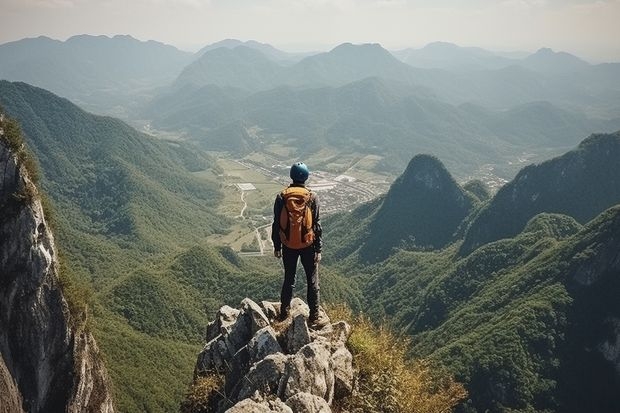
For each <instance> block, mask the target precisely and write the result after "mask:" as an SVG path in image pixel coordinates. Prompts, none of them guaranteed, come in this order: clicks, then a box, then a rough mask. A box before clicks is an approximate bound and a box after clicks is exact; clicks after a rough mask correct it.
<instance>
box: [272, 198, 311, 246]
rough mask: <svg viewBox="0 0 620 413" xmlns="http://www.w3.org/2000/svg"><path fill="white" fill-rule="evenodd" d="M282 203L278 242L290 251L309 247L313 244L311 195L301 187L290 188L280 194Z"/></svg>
mask: <svg viewBox="0 0 620 413" xmlns="http://www.w3.org/2000/svg"><path fill="white" fill-rule="evenodd" d="M280 195H281V196H282V199H283V201H284V205H283V207H282V212H280V240H281V241H282V244H284V245H286V246H287V247H288V248H292V249H302V248H306V247H309V246H310V245H312V243H313V242H314V231H313V230H312V210H311V209H310V201H311V199H312V193H311V192H310V191H309V190H308V189H306V188H304V187H301V186H290V187H288V188H286V189H285V190H284V191H282V193H281V194H280Z"/></svg>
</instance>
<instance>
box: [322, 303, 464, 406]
mask: <svg viewBox="0 0 620 413" xmlns="http://www.w3.org/2000/svg"><path fill="white" fill-rule="evenodd" d="M329 314H330V318H331V319H332V320H339V319H343V320H345V321H347V322H349V323H350V324H351V326H352V333H351V337H350V338H349V341H348V342H347V346H348V347H349V350H350V351H351V353H352V354H353V363H354V366H355V368H356V370H357V371H356V373H357V374H356V383H355V391H354V394H353V395H351V396H350V397H348V398H346V399H344V400H341V401H338V402H337V405H336V406H334V411H335V412H338V411H347V412H349V413H358V412H359V413H361V412H384V413H405V412H407V413H408V412H416V413H427V412H428V413H443V412H449V411H451V410H452V409H453V408H454V407H455V406H456V405H457V404H458V403H459V402H460V401H461V400H463V399H464V398H465V397H466V396H467V392H466V391H465V388H464V387H463V385H462V384H460V383H457V382H455V381H454V379H453V378H452V377H450V376H449V375H448V374H446V373H445V372H444V371H442V370H440V369H438V368H436V367H434V366H432V365H431V364H430V363H429V362H427V361H424V360H418V361H414V362H411V361H409V360H408V359H407V350H408V348H409V344H410V343H409V341H408V340H407V339H406V338H403V337H399V336H397V335H396V334H394V333H393V332H392V331H391V330H390V329H388V328H387V327H385V326H383V325H380V326H377V325H375V324H374V323H372V321H371V320H370V319H368V318H366V317H363V316H355V317H354V316H353V315H352V313H351V311H350V310H349V309H348V308H346V307H344V306H337V307H333V308H331V309H330V311H329Z"/></svg>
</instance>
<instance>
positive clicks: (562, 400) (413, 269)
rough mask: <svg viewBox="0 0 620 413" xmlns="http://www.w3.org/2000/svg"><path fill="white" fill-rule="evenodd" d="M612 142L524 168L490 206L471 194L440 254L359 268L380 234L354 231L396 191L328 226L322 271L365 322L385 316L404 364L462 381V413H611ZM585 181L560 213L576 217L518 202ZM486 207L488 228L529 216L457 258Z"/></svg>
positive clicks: (615, 310) (403, 253) (592, 142)
mask: <svg viewBox="0 0 620 413" xmlns="http://www.w3.org/2000/svg"><path fill="white" fill-rule="evenodd" d="M618 136H619V135H618V134H612V135H600V136H594V137H591V138H589V139H587V140H586V141H584V143H582V144H581V145H580V147H579V149H578V150H577V151H575V152H577V155H576V154H575V153H574V152H571V153H569V154H567V155H565V156H563V157H561V158H558V159H556V160H551V161H549V162H547V163H545V164H543V165H541V166H540V168H541V169H542V168H544V171H545V173H542V172H541V173H540V174H539V173H537V171H535V167H529V168H526V169H525V170H524V171H522V172H521V173H520V174H519V175H518V176H517V178H515V180H514V181H513V182H511V183H510V184H508V185H507V186H506V187H505V188H504V189H502V190H501V191H500V192H499V193H498V194H497V195H496V196H495V197H493V198H492V199H490V200H488V201H486V202H484V201H483V200H482V199H480V198H478V201H476V202H475V204H474V205H475V206H474V208H473V209H472V210H471V213H470V215H469V216H467V217H466V218H465V219H464V220H463V223H462V224H461V229H460V230H459V232H457V234H456V237H457V238H456V241H455V242H452V243H450V244H449V245H447V246H446V247H444V248H443V249H436V250H430V251H415V250H412V249H411V247H407V246H401V247H400V248H396V249H393V250H392V252H391V253H390V254H389V255H388V256H387V257H386V258H385V259H384V260H381V261H380V262H377V263H376V264H373V265H367V264H366V263H365V256H364V255H363V254H360V253H359V251H358V250H357V248H358V247H359V245H362V244H363V243H368V242H375V243H380V242H385V237H377V238H373V234H372V232H368V231H366V230H365V229H364V228H368V227H370V226H371V225H372V223H373V220H375V219H376V216H377V214H376V211H377V210H380V209H381V208H382V207H383V205H385V204H386V203H387V202H388V201H387V200H388V197H392V196H394V191H390V193H388V194H387V195H386V196H385V197H384V198H382V199H379V200H376V201H374V202H373V203H369V204H366V205H362V206H360V207H359V208H357V209H356V210H354V211H353V212H352V213H351V214H340V215H337V216H334V217H331V218H330V219H328V220H326V222H325V224H326V225H325V228H326V231H327V232H326V235H325V236H326V238H329V239H330V240H331V241H332V242H333V243H335V244H336V245H338V246H340V248H338V249H337V251H336V254H337V256H336V260H334V261H333V262H332V268H334V269H336V270H339V271H341V272H343V273H347V274H351V275H350V277H351V279H352V280H355V281H357V282H358V283H359V285H360V287H361V288H362V292H363V298H364V300H365V304H364V306H363V308H364V311H365V312H366V313H367V314H368V315H369V316H370V317H371V318H372V319H382V318H383V317H387V318H389V319H391V320H394V321H393V322H394V327H395V328H396V329H398V330H400V331H403V332H406V333H407V334H408V335H409V337H410V338H411V343H412V346H411V348H410V355H411V356H412V357H413V358H414V359H425V360H429V361H431V362H432V363H437V364H438V365H441V366H444V367H445V368H446V369H447V370H448V371H449V372H450V373H451V374H453V375H454V377H455V378H456V380H458V381H460V382H462V383H463V384H464V385H465V387H466V389H467V391H468V393H469V398H468V400H467V401H466V402H464V403H463V404H461V405H460V407H459V409H460V410H462V411H466V412H470V411H471V412H475V411H499V412H509V411H548V412H554V411H562V412H564V411H569V412H579V411H584V410H596V411H605V412H612V411H615V410H617V409H618V407H620V398H619V397H618V395H617V391H615V390H613V389H614V386H615V385H616V384H617V380H618V379H617V373H614V371H615V370H614V365H613V363H611V362H609V361H608V360H610V359H609V355H608V354H604V350H603V349H604V348H607V347H606V346H608V344H609V343H610V342H613V340H614V337H615V335H616V334H617V333H616V332H614V331H615V330H614V328H615V327H613V326H612V325H611V324H610V323H609V320H610V317H612V318H616V317H619V316H620V306H619V305H618V300H617V297H616V296H617V291H619V288H620V285H619V284H618V282H619V280H618V277H617V274H618V273H619V272H620V268H619V267H618V261H617V251H618V250H620V245H619V244H618V241H619V240H618V237H617V234H618V233H620V207H619V206H618V205H617V204H619V203H620V196H618V195H617V193H618V192H617V191H618V190H619V187H618V184H617V183H618V182H619V181H618V179H617V174H618V171H619V170H620V168H618V167H617V165H616V162H617V159H618V157H617V154H616V152H615V151H616V147H617V139H618ZM608 155H610V156H611V157H612V158H613V159H611V158H608ZM593 171H598V172H593ZM534 172H536V173H534ZM526 177H527V178H526ZM399 179H400V178H399ZM403 179H404V178H403ZM588 179H589V181H588ZM602 179H604V180H605V182H604V183H603V182H599V180H602ZM586 181H587V182H589V184H588V185H589V187H590V192H589V195H588V197H587V198H586V199H582V198H579V199H577V198H576V197H573V196H566V197H564V198H563V204H562V207H563V210H564V211H576V213H575V214H570V215H564V214H559V213H552V211H553V209H551V208H549V205H550V204H548V203H543V204H542V205H541V206H538V207H537V209H535V210H534V211H532V209H527V208H526V207H525V206H523V205H522V204H521V207H519V206H518V205H519V204H518V203H519V202H521V201H522V200H527V199H531V194H532V191H531V187H535V188H538V189H540V188H551V187H552V186H553V187H554V191H557V193H556V192H554V193H553V194H551V195H548V197H556V196H557V197H558V199H559V198H560V197H561V195H558V194H559V193H564V194H567V193H568V192H569V189H570V188H573V191H576V192H579V191H581V188H585V186H586V185H585V182H586ZM397 182H399V180H397V181H395V185H396V183H397ZM582 185H584V186H582ZM599 188H604V190H603V191H600V192H599V191H598V189H599ZM549 191H551V189H549ZM562 191H565V192H562ZM403 192H404V191H401V193H403ZM472 192H473V191H472ZM540 196H541V197H542V196H543V195H542V194H541V195H540ZM510 199H512V200H513V201H514V202H511V201H510ZM392 202H394V201H392ZM614 204H616V206H614V207H612V208H611V209H609V210H607V211H603V210H604V209H605V208H606V206H610V205H614ZM585 205H587V208H588V211H591V212H589V214H595V215H596V214H600V215H599V216H598V217H596V216H595V215H594V216H595V219H593V220H592V221H590V222H588V223H586V225H585V226H582V225H581V224H580V223H579V222H578V219H576V218H578V217H579V213H582V212H583V211H584V206H585ZM480 208H482V209H480ZM519 208H520V209H519ZM597 208H598V209H597ZM491 210H492V211H493V215H492V217H493V219H494V221H493V222H496V223H497V225H498V226H499V225H507V223H508V222H514V221H519V220H521V219H522V217H523V216H527V217H528V218H527V220H526V221H525V222H523V224H520V227H521V231H519V232H518V233H516V234H514V235H511V236H510V237H503V239H500V240H497V241H494V242H487V243H484V244H483V245H482V246H480V247H478V248H477V249H475V250H473V251H472V252H471V253H470V254H469V255H467V256H462V255H460V253H459V252H460V250H462V245H461V244H462V241H461V240H459V238H462V237H463V236H465V237H467V236H468V235H469V231H472V228H474V225H475V224H476V221H477V220H478V219H480V216H481V215H482V213H483V212H485V211H491ZM545 210H547V211H548V212H543V211H545ZM536 211H539V212H538V213H537V212H536ZM528 214H530V215H528ZM396 215H397V214H395V213H392V214H390V217H391V218H392V219H395V218H396ZM585 221H587V219H586V220H582V221H581V222H584V223H585ZM470 222H473V223H472V224H470V225H471V226H470V227H468V223H470ZM465 234H467V235H465ZM466 239H467V238H466ZM612 297H616V298H612ZM609 340H611V341H609ZM592 349H598V350H592Z"/></svg>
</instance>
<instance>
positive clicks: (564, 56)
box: [520, 48, 590, 73]
mask: <svg viewBox="0 0 620 413" xmlns="http://www.w3.org/2000/svg"><path fill="white" fill-rule="evenodd" d="M520 64H521V65H522V66H523V67H526V68H528V69H531V70H534V71H537V72H546V73H570V72H579V71H583V70H586V69H588V68H589V67H590V64H589V63H588V62H586V61H584V60H581V59H580V58H578V57H577V56H573V55H572V54H570V53H566V52H554V51H553V50H551V49H549V48H542V49H539V50H538V51H537V52H536V53H533V54H531V55H529V56H528V57H526V58H525V59H523V61H522V62H521V63H520Z"/></svg>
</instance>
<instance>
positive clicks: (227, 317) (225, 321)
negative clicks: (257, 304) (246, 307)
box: [205, 305, 240, 343]
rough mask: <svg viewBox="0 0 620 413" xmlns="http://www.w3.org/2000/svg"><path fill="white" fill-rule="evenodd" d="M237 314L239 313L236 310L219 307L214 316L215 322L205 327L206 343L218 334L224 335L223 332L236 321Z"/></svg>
mask: <svg viewBox="0 0 620 413" xmlns="http://www.w3.org/2000/svg"><path fill="white" fill-rule="evenodd" d="M239 313H240V311H239V310H238V309H236V308H232V307H229V306H227V305H225V306H223V307H221V308H220V309H219V310H218V311H217V314H216V315H215V320H213V321H212V322H210V323H209V325H208V326H207V333H206V336H205V338H206V341H207V343H208V342H209V341H211V340H213V339H214V338H216V337H217V336H219V335H220V334H224V332H225V331H227V329H228V328H230V326H232V325H233V324H234V323H235V321H237V317H238V316H239ZM222 329H225V330H222Z"/></svg>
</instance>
